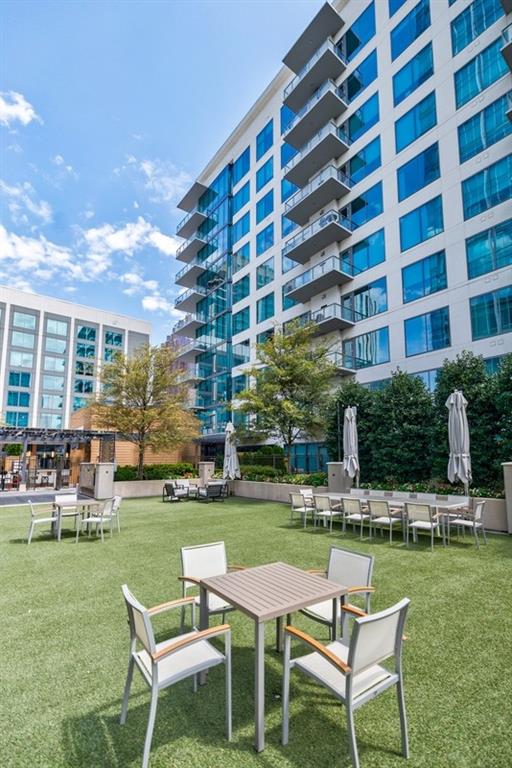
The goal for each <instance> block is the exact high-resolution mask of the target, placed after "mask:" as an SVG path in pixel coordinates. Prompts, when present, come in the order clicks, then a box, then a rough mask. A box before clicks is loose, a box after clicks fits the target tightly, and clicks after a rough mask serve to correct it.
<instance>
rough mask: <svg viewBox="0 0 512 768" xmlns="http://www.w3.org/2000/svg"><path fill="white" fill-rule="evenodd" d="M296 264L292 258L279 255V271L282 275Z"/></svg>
mask: <svg viewBox="0 0 512 768" xmlns="http://www.w3.org/2000/svg"><path fill="white" fill-rule="evenodd" d="M297 266H298V264H297V262H296V261H294V260H293V259H290V258H289V257H288V256H282V257H281V271H282V273H283V275H285V274H286V273H287V272H289V271H290V269H293V268H294V267H297Z"/></svg>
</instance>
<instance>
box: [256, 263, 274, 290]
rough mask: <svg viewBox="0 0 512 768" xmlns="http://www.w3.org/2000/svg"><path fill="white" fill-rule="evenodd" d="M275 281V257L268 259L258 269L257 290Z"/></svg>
mask: <svg viewBox="0 0 512 768" xmlns="http://www.w3.org/2000/svg"><path fill="white" fill-rule="evenodd" d="M273 279H274V257H273V256H272V258H270V259H267V261H264V262H263V264H260V266H259V267H257V269H256V288H263V286H264V285H268V283H271V282H272V280H273Z"/></svg>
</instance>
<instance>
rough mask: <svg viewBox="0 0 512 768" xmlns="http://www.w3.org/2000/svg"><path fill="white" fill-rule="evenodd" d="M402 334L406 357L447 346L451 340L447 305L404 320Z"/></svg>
mask: <svg viewBox="0 0 512 768" xmlns="http://www.w3.org/2000/svg"><path fill="white" fill-rule="evenodd" d="M404 335H405V355H406V357H412V356H413V355H420V354H422V353H423V352H433V351H434V350H435V349H444V348H445V347H449V346H450V343H451V342H450V314H449V311H448V307H442V308H441V309H435V310H434V311H433V312H427V313H426V314H424V315H418V316H417V317H410V318H409V319H408V320H405V322H404Z"/></svg>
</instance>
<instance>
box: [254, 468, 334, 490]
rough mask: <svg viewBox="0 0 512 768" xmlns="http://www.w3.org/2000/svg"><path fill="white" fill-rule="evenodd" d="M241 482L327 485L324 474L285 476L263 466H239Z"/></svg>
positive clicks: (315, 486) (325, 474)
mask: <svg viewBox="0 0 512 768" xmlns="http://www.w3.org/2000/svg"><path fill="white" fill-rule="evenodd" d="M240 472H241V475H242V480H253V481H259V482H262V481H263V482H269V483H291V484H292V485H312V486H313V487H314V488H317V487H318V486H320V485H327V473H326V472H312V473H310V474H298V475H285V474H284V473H283V472H279V471H278V470H277V469H274V468H273V467H265V466H261V467H258V466H241V467H240Z"/></svg>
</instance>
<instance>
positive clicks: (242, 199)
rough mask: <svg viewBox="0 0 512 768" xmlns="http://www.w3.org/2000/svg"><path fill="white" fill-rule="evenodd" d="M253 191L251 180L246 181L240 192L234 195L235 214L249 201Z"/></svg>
mask: <svg viewBox="0 0 512 768" xmlns="http://www.w3.org/2000/svg"><path fill="white" fill-rule="evenodd" d="M250 195H251V192H250V186H249V182H246V183H245V184H244V185H243V187H240V189H239V190H238V192H237V193H236V194H234V195H233V203H232V206H233V216H235V215H236V214H237V213H238V211H239V210H240V209H241V208H243V207H244V205H246V204H247V203H248V202H249V198H250Z"/></svg>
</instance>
